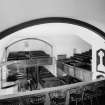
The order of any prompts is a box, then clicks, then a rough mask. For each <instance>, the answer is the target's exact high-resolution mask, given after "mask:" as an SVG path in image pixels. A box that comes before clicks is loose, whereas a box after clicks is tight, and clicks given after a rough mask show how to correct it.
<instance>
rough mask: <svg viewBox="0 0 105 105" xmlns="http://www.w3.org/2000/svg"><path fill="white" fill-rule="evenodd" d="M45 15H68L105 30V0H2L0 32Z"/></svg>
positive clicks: (0, 0)
mask: <svg viewBox="0 0 105 105" xmlns="http://www.w3.org/2000/svg"><path fill="white" fill-rule="evenodd" d="M43 17H68V18H74V19H79V20H82V21H85V22H87V23H90V24H92V25H95V26H96V27H98V28H100V29H101V30H103V31H104V32H105V0H0V32H1V31H3V30H5V29H7V28H10V27H12V26H15V25H17V24H20V23H23V22H26V21H30V20H33V19H38V18H43Z"/></svg>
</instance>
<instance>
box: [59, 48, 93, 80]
mask: <svg viewBox="0 0 105 105" xmlns="http://www.w3.org/2000/svg"><path fill="white" fill-rule="evenodd" d="M91 59H92V50H88V51H86V52H83V53H78V54H77V53H76V54H74V55H73V56H71V57H70V58H65V59H59V60H57V67H58V68H60V69H61V70H62V71H64V72H66V73H67V74H69V75H71V76H73V77H76V78H78V79H80V80H82V81H89V80H91V79H92V71H91Z"/></svg>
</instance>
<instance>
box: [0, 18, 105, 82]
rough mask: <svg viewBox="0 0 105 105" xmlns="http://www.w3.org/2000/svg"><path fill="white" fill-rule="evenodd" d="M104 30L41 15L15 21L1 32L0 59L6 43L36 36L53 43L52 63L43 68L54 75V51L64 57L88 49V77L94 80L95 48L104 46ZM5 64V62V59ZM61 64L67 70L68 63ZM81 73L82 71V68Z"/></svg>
mask: <svg viewBox="0 0 105 105" xmlns="http://www.w3.org/2000/svg"><path fill="white" fill-rule="evenodd" d="M104 34H105V33H104V32H102V31H101V30H99V29H97V28H96V27H94V26H92V25H90V24H87V23H85V22H82V21H79V20H75V19H68V18H44V19H38V20H33V21H30V22H26V23H23V24H20V25H17V26H15V27H13V28H11V29H8V30H5V31H4V32H2V33H1V40H0V43H1V45H0V50H1V51H2V52H0V58H1V60H0V61H1V62H2V56H3V54H4V52H3V51H4V50H5V48H6V49H7V48H9V47H8V46H11V45H13V44H12V43H15V42H18V41H19V40H22V39H30V38H31V39H34V38H36V39H40V40H41V41H42V40H43V41H45V42H48V43H50V45H51V46H53V56H52V57H55V58H56V59H55V60H53V64H54V65H53V66H47V68H48V69H50V72H51V73H53V75H55V76H57V64H56V62H57V60H58V59H57V57H58V55H65V54H66V56H67V58H66V59H68V58H70V57H71V56H73V55H74V54H75V53H76V54H77V55H78V54H81V53H84V52H86V51H90V50H92V54H91V57H92V59H91V66H92V67H91V73H90V72H89V76H91V77H90V79H89V80H94V79H96V77H97V75H99V74H100V75H101V74H102V73H100V72H97V63H96V61H97V58H96V57H97V55H96V52H97V51H98V50H99V49H105V48H104V42H105V40H104ZM4 36H5V37H4ZM99 42H100V44H99ZM20 45H21V44H20ZM27 45H28V44H27V43H25V46H27ZM37 45H40V44H37ZM11 48H12V47H11ZM17 48H18V47H15V48H14V49H15V50H17ZM41 48H42V47H41ZM21 49H22V47H21ZM18 50H19V49H18ZM46 52H48V51H46ZM51 52H52V51H51ZM51 54H52V53H51ZM77 55H76V56H77ZM4 61H5V60H4ZM63 63H64V62H63ZM5 64H6V65H8V64H7V62H6V63H5ZM82 64H83V62H82ZM89 65H90V64H89ZM64 67H65V68H67V69H65V70H67V72H68V68H69V66H68V65H67V64H65V65H64ZM72 67H73V70H74V69H77V68H75V65H73V66H72ZM78 68H79V67H78ZM69 72H70V73H71V72H72V71H70V70H69ZM83 72H84V71H83ZM84 74H86V73H85V72H84ZM64 75H65V71H64ZM71 75H72V76H73V75H76V76H77V77H79V76H80V75H83V74H82V72H76V73H75V74H72V73H71ZM102 75H103V76H104V75H105V74H104V73H103V74H102ZM84 77H85V75H84V76H83V77H80V78H79V79H84ZM86 78H88V77H86ZM86 78H85V79H86ZM86 81H87V80H86Z"/></svg>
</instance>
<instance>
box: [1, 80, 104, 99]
mask: <svg viewBox="0 0 105 105" xmlns="http://www.w3.org/2000/svg"><path fill="white" fill-rule="evenodd" d="M103 80H105V78H104V79H98V80H93V81H88V82H79V83H75V84H69V85H63V86H58V87H52V88H44V89H41V90H33V91H27V92H20V93H18V94H17V93H15V94H9V95H2V96H0V100H1V99H7V98H14V97H20V96H25V95H33V94H41V93H42V94H44V93H45V94H46V93H48V92H51V91H57V90H67V89H70V88H74V87H77V86H81V87H82V86H85V85H88V84H91V83H96V82H100V81H103ZM1 91H2V90H1Z"/></svg>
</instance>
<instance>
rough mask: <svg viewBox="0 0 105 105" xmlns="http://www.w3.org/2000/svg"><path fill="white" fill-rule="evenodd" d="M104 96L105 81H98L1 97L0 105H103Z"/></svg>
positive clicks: (104, 102)
mask: <svg viewBox="0 0 105 105" xmlns="http://www.w3.org/2000/svg"><path fill="white" fill-rule="evenodd" d="M104 96H105V79H100V80H95V81H89V82H79V83H75V84H70V85H63V86H58V87H52V88H45V89H41V90H34V91H29V92H21V93H17V94H11V95H5V96H1V97H0V105H69V104H70V105H72V104H73V103H74V105H79V104H78V103H81V105H87V102H88V105H94V102H95V103H96V105H99V104H98V103H101V102H102V104H100V105H105V101H104V100H103V99H102V97H104ZM93 100H94V101H93Z"/></svg>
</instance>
